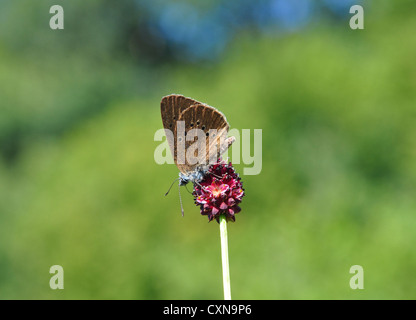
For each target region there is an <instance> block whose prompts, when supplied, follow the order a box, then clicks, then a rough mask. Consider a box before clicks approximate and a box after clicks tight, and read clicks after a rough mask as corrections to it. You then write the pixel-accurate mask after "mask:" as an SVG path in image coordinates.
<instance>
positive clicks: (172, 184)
mask: <svg viewBox="0 0 416 320" xmlns="http://www.w3.org/2000/svg"><path fill="white" fill-rule="evenodd" d="M177 180H179V178H176V179H175V180H173V182H172V184H171V185H170V187H169V190H168V191H167V192H166V193H165V197H166V196H167V195H168V193H169V191H170V189H172V186H173V184H174V183H175V182H176V181H177Z"/></svg>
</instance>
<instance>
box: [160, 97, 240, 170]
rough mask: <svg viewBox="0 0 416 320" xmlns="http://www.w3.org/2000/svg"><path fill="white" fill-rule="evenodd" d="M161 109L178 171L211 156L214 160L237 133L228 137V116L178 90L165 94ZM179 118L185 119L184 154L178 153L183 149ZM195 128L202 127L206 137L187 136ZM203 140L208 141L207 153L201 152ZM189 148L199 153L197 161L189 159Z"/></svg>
mask: <svg viewBox="0 0 416 320" xmlns="http://www.w3.org/2000/svg"><path fill="white" fill-rule="evenodd" d="M160 111H161V114H162V122H163V127H164V128H165V132H166V138H167V141H168V144H169V147H170V150H171V152H172V155H173V159H174V161H175V164H176V166H177V167H178V169H179V171H180V172H182V173H184V174H187V173H189V172H192V171H193V170H195V169H196V167H197V166H199V165H201V164H208V163H210V160H211V163H212V161H216V159H217V158H218V157H219V156H220V155H221V154H222V153H224V152H225V150H227V148H228V147H229V146H230V145H231V144H232V143H233V142H234V140H235V138H234V137H230V138H227V133H228V129H229V125H228V122H227V119H226V118H225V116H224V115H223V114H222V113H221V112H220V111H218V110H217V109H215V108H213V107H211V106H208V105H206V104H203V103H201V102H198V101H196V100H194V99H191V98H187V97H184V96H182V95H177V94H172V95H168V96H165V97H163V98H162V101H161V104H160ZM177 121H183V123H184V126H185V132H184V136H183V139H184V140H185V141H184V150H182V151H184V152H185V154H183V155H182V157H181V154H180V153H179V154H178V151H181V149H180V148H178V141H177V140H178V134H177V130H178V128H177V125H176V124H177ZM192 129H201V130H202V131H203V132H204V134H205V137H206V139H198V138H197V137H195V138H194V139H193V140H192V141H188V140H187V139H185V136H186V135H187V133H188V132H189V131H190V130H192ZM210 130H214V131H210ZM168 131H170V132H169V133H168ZM170 133H172V134H170ZM210 134H211V137H210V136H209V135H210ZM179 139H182V137H179ZM202 143H203V144H205V153H203V152H202V153H201V152H200V151H201V150H204V148H203V146H202ZM189 148H194V149H195V150H198V153H197V154H196V153H195V156H197V158H198V160H197V162H196V163H189V162H188V161H187V160H188V159H187V158H186V152H187V151H189ZM178 159H179V161H178Z"/></svg>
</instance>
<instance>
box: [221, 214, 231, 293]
mask: <svg viewBox="0 0 416 320" xmlns="http://www.w3.org/2000/svg"><path fill="white" fill-rule="evenodd" d="M220 236H221V259H222V280H223V286H224V300H231V282H230V267H229V263H228V236H227V218H226V217H225V214H221V215H220Z"/></svg>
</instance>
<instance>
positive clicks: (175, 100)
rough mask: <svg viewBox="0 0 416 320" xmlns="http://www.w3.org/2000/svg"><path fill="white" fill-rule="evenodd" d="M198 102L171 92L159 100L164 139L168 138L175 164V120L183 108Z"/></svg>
mask: <svg viewBox="0 0 416 320" xmlns="http://www.w3.org/2000/svg"><path fill="white" fill-rule="evenodd" d="M198 103H199V102H198V101H196V100H194V99H191V98H186V97H184V96H183V95H179V94H171V95H168V96H165V97H163V98H162V101H161V102H160V112H161V115H162V123H163V127H164V128H165V133H166V139H167V140H168V144H169V148H170V151H171V152H172V156H173V159H174V161H175V164H176V163H177V150H176V146H177V141H176V139H177V134H176V130H177V127H176V121H177V120H178V119H179V115H180V114H181V112H182V111H183V110H185V109H187V108H188V107H189V106H191V105H193V104H198ZM168 130H170V132H171V133H172V134H169V133H168V132H167V131H168Z"/></svg>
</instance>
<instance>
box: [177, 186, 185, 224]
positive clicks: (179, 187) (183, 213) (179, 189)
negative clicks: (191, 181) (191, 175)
mask: <svg viewBox="0 0 416 320" xmlns="http://www.w3.org/2000/svg"><path fill="white" fill-rule="evenodd" d="M178 191H179V202H180V204H181V212H182V217H183V216H184V215H185V212H184V211H183V206H182V197H181V185H180V184H178Z"/></svg>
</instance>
